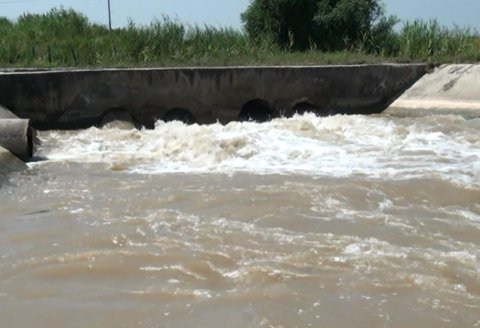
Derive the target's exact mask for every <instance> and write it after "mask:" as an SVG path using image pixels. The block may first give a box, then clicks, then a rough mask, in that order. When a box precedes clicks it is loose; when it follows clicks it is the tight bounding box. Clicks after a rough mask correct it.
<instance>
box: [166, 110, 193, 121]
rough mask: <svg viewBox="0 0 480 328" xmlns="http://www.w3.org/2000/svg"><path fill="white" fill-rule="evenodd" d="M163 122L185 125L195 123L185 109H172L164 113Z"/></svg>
mask: <svg viewBox="0 0 480 328" xmlns="http://www.w3.org/2000/svg"><path fill="white" fill-rule="evenodd" d="M162 121H164V122H172V121H180V122H183V123H185V124H194V123H196V119H195V116H193V114H192V113H191V112H190V111H189V110H188V109H185V108H180V107H178V108H172V109H170V110H169V111H168V112H166V113H165V115H163V117H162Z"/></svg>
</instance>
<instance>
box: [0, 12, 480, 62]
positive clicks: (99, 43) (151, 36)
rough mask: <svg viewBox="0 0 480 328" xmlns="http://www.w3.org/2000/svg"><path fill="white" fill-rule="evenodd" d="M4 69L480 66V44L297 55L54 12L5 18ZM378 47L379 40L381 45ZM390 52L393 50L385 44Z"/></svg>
mask: <svg viewBox="0 0 480 328" xmlns="http://www.w3.org/2000/svg"><path fill="white" fill-rule="evenodd" d="M0 35H1V39H0V66H3V67H128V66H140V67H141V66H187V65H210V66H219V65H262V64H263V65H267V64H268V65H280V64H282V65H287V64H353V63H378V62H385V61H389V62H425V61H428V62H434V63H443V62H479V61H480V37H479V35H478V34H477V33H476V32H473V31H471V30H469V29H461V28H454V29H447V28H445V27H442V26H440V25H439V24H438V23H437V22H435V21H431V22H422V21H415V22H411V23H406V24H405V26H404V27H403V29H402V30H401V31H400V32H398V33H396V34H395V35H393V36H391V40H389V42H388V47H387V46H385V48H382V47H377V48H375V50H374V52H371V53H367V52H365V51H364V50H363V49H348V50H345V51H343V52H338V53H324V52H320V51H317V50H315V49H311V50H309V51H306V52H290V51H288V50H285V49H281V48H280V47H278V46H276V45H275V44H273V43H272V42H269V41H268V40H263V41H261V42H253V41H252V40H250V39H249V38H248V37H247V36H246V35H245V34H244V33H243V32H242V31H239V30H235V29H231V28H217V27H211V26H202V27H199V26H187V25H185V24H182V23H180V22H177V21H172V20H170V19H169V18H167V17H164V18H162V19H160V20H157V21H154V22H152V23H151V24H150V25H148V26H138V25H135V24H134V23H131V24H130V25H129V26H128V27H125V28H120V29H115V30H113V31H109V30H108V28H107V27H105V26H103V25H98V24H93V23H91V22H89V21H88V19H87V18H86V17H85V16H83V15H81V14H79V13H76V12H74V11H71V10H63V9H53V10H51V11H50V12H49V13H47V14H43V15H28V14H27V15H24V16H22V17H20V18H19V19H18V20H17V21H15V22H12V21H9V20H7V19H6V18H0ZM373 41H374V40H373ZM382 44H385V42H382Z"/></svg>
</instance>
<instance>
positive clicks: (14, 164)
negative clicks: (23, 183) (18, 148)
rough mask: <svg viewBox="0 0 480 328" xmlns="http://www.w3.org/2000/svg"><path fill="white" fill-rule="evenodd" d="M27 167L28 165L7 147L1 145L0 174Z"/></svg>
mask: <svg viewBox="0 0 480 328" xmlns="http://www.w3.org/2000/svg"><path fill="white" fill-rule="evenodd" d="M25 169H27V165H26V164H25V163H24V162H22V161H21V160H19V159H18V158H17V157H15V156H14V155H12V153H10V152H9V151H8V150H6V149H5V148H2V147H0V176H1V175H4V174H8V173H10V172H14V171H21V170H25Z"/></svg>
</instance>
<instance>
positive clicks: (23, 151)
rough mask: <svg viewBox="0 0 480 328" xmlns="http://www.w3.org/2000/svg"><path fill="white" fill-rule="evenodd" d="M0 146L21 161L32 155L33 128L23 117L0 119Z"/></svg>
mask: <svg viewBox="0 0 480 328" xmlns="http://www.w3.org/2000/svg"><path fill="white" fill-rule="evenodd" d="M0 146H1V147H3V148H5V149H7V150H8V151H10V152H11V153H12V154H13V155H15V156H17V157H18V158H19V159H21V160H23V161H27V160H29V159H30V158H31V157H32V155H33V130H32V128H31V127H30V121H29V120H24V119H0Z"/></svg>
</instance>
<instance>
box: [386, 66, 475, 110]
mask: <svg viewBox="0 0 480 328" xmlns="http://www.w3.org/2000/svg"><path fill="white" fill-rule="evenodd" d="M385 113H386V114H388V115H393V116H425V115H448V114H453V115H462V116H464V117H466V118H476V117H480V65H444V66H441V67H439V68H438V69H436V70H435V71H434V72H433V73H430V74H427V75H425V76H423V77H422V78H421V79H420V80H419V81H418V82H417V83H415V84H414V85H413V86H412V87H411V88H410V89H409V90H407V91H406V92H405V93H404V94H403V95H402V96H401V97H400V98H398V99H397V100H396V101H395V102H394V103H393V104H392V105H391V106H390V107H389V108H388V109H387V110H386V111H385Z"/></svg>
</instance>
